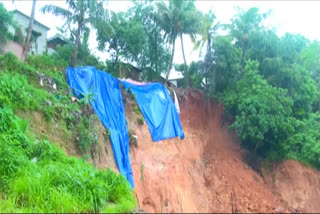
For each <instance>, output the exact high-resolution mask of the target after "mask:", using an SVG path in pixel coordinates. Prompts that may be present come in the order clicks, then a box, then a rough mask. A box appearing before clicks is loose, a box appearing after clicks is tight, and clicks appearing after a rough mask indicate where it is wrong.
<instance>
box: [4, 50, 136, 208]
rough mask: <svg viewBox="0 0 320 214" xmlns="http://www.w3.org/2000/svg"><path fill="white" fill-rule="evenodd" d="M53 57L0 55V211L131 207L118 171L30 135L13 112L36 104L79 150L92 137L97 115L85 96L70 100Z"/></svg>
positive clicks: (92, 141)
mask: <svg viewBox="0 0 320 214" xmlns="http://www.w3.org/2000/svg"><path fill="white" fill-rule="evenodd" d="M53 60H54V59H53V58H52V57H49V56H37V57H30V58H28V60H27V62H19V61H18V59H17V58H16V57H15V56H13V55H12V54H6V55H3V56H0V65H1V73H0V86H1V87H0V121H1V123H0V156H1V157H0V198H1V199H2V201H1V203H0V211H1V212H130V211H132V210H133V209H134V208H135V207H136V201H135V198H134V196H133V194H132V190H131V187H130V185H129V183H128V182H127V181H126V179H125V178H124V177H123V176H122V175H117V174H115V173H114V172H113V171H112V170H110V169H107V170H98V169H95V168H94V167H93V166H92V165H90V164H89V163H87V162H86V161H84V160H81V159H77V158H73V157H67V156H66V154H64V153H63V152H62V150H61V149H59V148H57V147H56V146H54V145H53V144H51V143H50V142H48V141H47V140H43V141H39V140H38V139H36V138H35V137H34V135H33V134H32V133H31V131H30V130H29V128H28V121H25V120H23V119H21V118H19V117H18V116H17V115H16V114H15V111H17V110H24V111H30V110H36V111H42V112H43V113H44V114H45V115H46V118H47V119H48V120H50V121H51V123H52V122H56V123H59V121H65V123H63V124H65V125H66V126H67V127H66V128H65V129H66V131H67V132H72V133H74V134H77V135H78V136H79V142H78V143H79V148H80V149H81V151H82V152H83V153H84V154H86V152H87V151H88V149H89V148H91V147H92V145H93V144H95V143H97V138H98V136H97V130H96V127H97V126H96V125H95V124H94V123H95V122H97V121H98V118H97V117H96V116H95V115H93V114H92V113H90V112H87V111H86V109H87V107H86V105H85V104H84V103H85V102H79V103H78V102H74V103H73V102H71V96H70V95H69V93H68V91H67V90H68V87H67V85H66V82H65V78H64V74H63V73H62V72H61V71H60V70H57V69H58V68H57V67H54V66H53V67H51V68H50V63H52V64H54V63H53V62H52V61H53ZM36 70H37V71H36ZM39 74H41V76H45V77H46V78H49V79H50V80H51V81H52V82H55V83H56V84H57V90H56V91H54V92H52V91H50V90H49V89H50V88H51V86H50V85H46V84H44V86H43V87H41V86H40V85H39V81H38V79H39ZM51 84H52V83H51ZM81 112H82V113H81Z"/></svg>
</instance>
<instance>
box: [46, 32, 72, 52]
mask: <svg viewBox="0 0 320 214" xmlns="http://www.w3.org/2000/svg"><path fill="white" fill-rule="evenodd" d="M67 43H68V42H67V41H66V40H65V39H64V38H63V37H62V36H61V35H59V34H56V35H54V36H53V37H50V38H49V39H48V40H47V53H48V54H52V53H54V52H55V51H56V50H57V46H58V45H60V46H63V45H65V44H67Z"/></svg>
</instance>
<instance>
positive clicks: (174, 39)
mask: <svg viewBox="0 0 320 214" xmlns="http://www.w3.org/2000/svg"><path fill="white" fill-rule="evenodd" d="M175 45H176V37H174V38H173V43H172V53H171V60H170V64H169V68H168V72H167V76H166V81H165V83H167V81H168V78H169V74H170V71H171V68H172V62H173V56H174V46H175Z"/></svg>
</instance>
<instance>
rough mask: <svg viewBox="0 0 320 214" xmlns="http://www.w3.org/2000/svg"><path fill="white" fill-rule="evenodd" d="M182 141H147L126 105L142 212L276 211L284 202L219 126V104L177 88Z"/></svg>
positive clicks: (283, 205) (233, 137) (144, 131)
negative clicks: (133, 139) (135, 144)
mask: <svg viewBox="0 0 320 214" xmlns="http://www.w3.org/2000/svg"><path fill="white" fill-rule="evenodd" d="M178 95H179V101H180V106H181V114H180V118H181V122H182V126H183V129H184V132H185V139H184V140H180V139H177V138H176V139H170V140H165V141H160V142H152V140H151V136H150V134H149V131H148V128H147V125H146V124H144V125H143V126H139V125H137V123H136V122H135V121H136V120H135V118H134V115H133V114H132V113H131V112H132V111H130V109H128V108H127V118H128V119H127V120H128V123H129V124H128V126H129V129H132V130H134V132H135V134H136V135H137V136H138V147H137V148H135V147H131V152H130V158H131V162H132V167H133V173H134V179H135V185H136V187H135V191H136V196H137V199H138V202H139V205H140V209H142V210H145V211H147V212H276V211H277V212H280V211H282V212H283V211H288V210H289V209H288V207H287V206H286V203H284V202H283V201H281V200H280V197H278V196H276V195H274V194H272V192H271V191H270V190H269V189H268V187H267V186H266V185H265V183H264V181H263V179H262V177H261V176H260V175H259V174H257V173H256V172H255V171H253V170H251V169H250V168H249V167H248V166H247V165H246V164H245V163H244V162H243V161H242V157H241V156H240V154H241V153H240V146H239V143H236V141H237V140H236V138H235V136H234V135H233V134H232V133H231V132H230V131H228V129H227V128H225V127H222V126H221V116H222V112H223V107H222V106H221V105H220V104H218V103H209V102H206V101H204V100H205V99H204V98H203V97H202V94H201V93H198V92H195V91H192V92H189V94H185V95H183V93H182V92H181V91H180V92H179V91H178Z"/></svg>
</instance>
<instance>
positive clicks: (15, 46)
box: [0, 40, 24, 60]
mask: <svg viewBox="0 0 320 214" xmlns="http://www.w3.org/2000/svg"><path fill="white" fill-rule="evenodd" d="M8 52H12V53H13V54H14V55H16V56H17V57H18V58H19V59H21V60H24V58H21V56H22V53H23V46H22V45H21V44H19V43H17V42H14V41H11V40H9V41H7V43H6V44H2V43H0V53H8Z"/></svg>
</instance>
